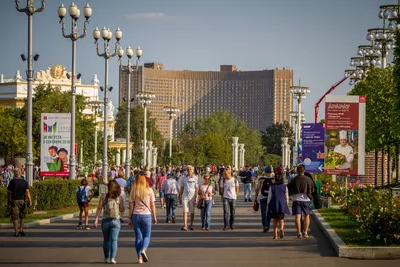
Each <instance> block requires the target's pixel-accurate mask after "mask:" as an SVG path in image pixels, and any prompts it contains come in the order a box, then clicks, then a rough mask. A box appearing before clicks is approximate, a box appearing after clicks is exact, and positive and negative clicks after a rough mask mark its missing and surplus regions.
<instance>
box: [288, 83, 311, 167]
mask: <svg viewBox="0 0 400 267" xmlns="http://www.w3.org/2000/svg"><path fill="white" fill-rule="evenodd" d="M290 92H291V93H292V94H293V96H294V98H296V99H297V120H296V122H297V125H296V134H295V144H294V148H293V165H296V161H297V156H298V144H299V140H300V133H301V123H302V120H301V101H302V99H304V98H306V94H308V93H310V88H309V87H307V86H300V82H299V85H294V86H291V87H290Z"/></svg>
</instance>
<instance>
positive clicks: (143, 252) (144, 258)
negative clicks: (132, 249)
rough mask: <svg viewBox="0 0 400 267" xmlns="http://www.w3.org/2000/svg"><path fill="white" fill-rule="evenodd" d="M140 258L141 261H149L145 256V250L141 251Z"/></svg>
mask: <svg viewBox="0 0 400 267" xmlns="http://www.w3.org/2000/svg"><path fill="white" fill-rule="evenodd" d="M141 255H142V258H143V261H144V262H148V261H149V258H148V257H147V254H146V251H145V250H143V251H142V254H141Z"/></svg>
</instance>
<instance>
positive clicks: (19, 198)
mask: <svg viewBox="0 0 400 267" xmlns="http://www.w3.org/2000/svg"><path fill="white" fill-rule="evenodd" d="M7 190H8V192H7V198H8V203H9V205H10V207H11V221H12V222H13V226H14V236H15V237H17V236H25V232H24V220H25V217H26V206H29V208H31V207H32V199H31V194H30V192H29V185H28V182H27V181H25V180H23V179H22V178H21V170H20V169H19V168H16V169H14V179H12V180H11V181H10V183H9V184H8V188H7ZM26 198H28V202H27V201H26ZM18 218H19V219H20V227H19V231H18Z"/></svg>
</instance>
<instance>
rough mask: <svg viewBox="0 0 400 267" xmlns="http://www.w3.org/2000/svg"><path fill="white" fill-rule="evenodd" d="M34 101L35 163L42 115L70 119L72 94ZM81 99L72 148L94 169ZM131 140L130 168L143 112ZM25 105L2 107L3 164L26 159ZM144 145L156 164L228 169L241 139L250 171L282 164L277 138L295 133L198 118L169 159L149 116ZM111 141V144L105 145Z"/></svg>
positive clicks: (221, 116) (42, 89) (91, 127)
mask: <svg viewBox="0 0 400 267" xmlns="http://www.w3.org/2000/svg"><path fill="white" fill-rule="evenodd" d="M32 101H33V153H34V157H35V161H36V163H38V161H39V158H40V157H39V155H40V152H41V151H40V134H41V114H42V113H69V112H70V107H71V93H70V92H63V91H61V89H60V88H59V87H53V86H52V85H51V84H42V85H39V86H38V87H36V88H35V94H34V97H33V99H32ZM84 109H85V99H84V97H83V96H82V95H77V96H76V126H75V129H76V142H77V143H78V144H79V145H83V148H84V149H83V162H84V163H85V164H89V165H92V164H94V162H93V158H94V153H95V152H94V133H95V118H94V117H88V116H84V115H83V110H84ZM130 114H131V118H130V119H131V124H130V127H131V129H130V139H131V142H133V144H134V153H133V155H132V164H133V165H134V166H139V165H140V162H141V159H142V157H143V153H142V150H141V140H143V125H144V110H143V108H142V107H140V106H138V107H133V108H132V109H131V112H130ZM126 116H127V112H126V105H121V106H120V107H119V108H118V112H117V115H116V125H115V137H116V138H125V137H126V121H127V117H126ZM26 117H27V110H26V103H25V106H24V107H23V108H22V109H14V108H6V107H0V157H1V158H4V159H5V160H6V163H7V164H8V163H12V160H13V158H15V157H25V150H26V121H27V119H26ZM147 128H148V131H147V133H148V136H147V140H152V141H153V145H154V146H155V147H157V148H158V149H159V151H160V153H159V157H158V162H159V164H168V163H169V162H170V161H172V163H173V164H194V165H206V164H221V163H224V164H231V161H232V147H231V143H232V137H233V136H237V137H239V143H243V144H245V150H246V152H245V161H246V163H248V164H250V165H265V164H272V165H278V164H280V161H281V157H280V155H281V145H280V144H281V137H284V136H285V137H290V141H289V142H290V143H291V144H293V139H292V137H293V131H292V129H291V127H290V125H289V123H287V122H284V123H282V124H281V123H277V124H273V125H270V126H269V127H267V128H266V130H265V132H263V133H262V132H259V131H252V130H251V129H249V128H248V126H247V124H246V123H245V122H243V121H240V120H239V119H238V118H237V117H236V116H234V115H233V114H231V113H229V112H228V111H220V112H215V113H212V114H210V116H209V117H206V118H200V117H199V118H196V119H195V120H194V121H192V122H189V123H188V124H187V125H186V127H185V128H184V130H183V131H182V132H181V133H179V134H178V137H177V138H176V139H174V140H173V158H172V159H170V158H169V155H168V154H169V149H168V145H169V143H168V142H166V140H165V139H164V138H163V137H162V135H161V133H160V132H159V131H158V129H157V127H156V121H155V119H153V118H152V117H151V113H150V112H149V114H148V121H147ZM97 136H98V145H97V159H98V160H100V159H101V158H102V152H103V149H102V148H103V141H104V140H103V134H102V131H99V132H98V135H97ZM108 141H109V140H108ZM115 154H116V151H115V150H113V149H109V150H108V158H109V161H110V165H113V164H115V162H114V161H113V158H114V157H113V156H114V155H115Z"/></svg>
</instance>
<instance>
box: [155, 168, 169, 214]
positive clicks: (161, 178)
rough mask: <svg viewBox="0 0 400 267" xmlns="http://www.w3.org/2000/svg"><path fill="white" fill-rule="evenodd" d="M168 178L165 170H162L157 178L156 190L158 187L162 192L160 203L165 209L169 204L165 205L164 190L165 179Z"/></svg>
mask: <svg viewBox="0 0 400 267" xmlns="http://www.w3.org/2000/svg"><path fill="white" fill-rule="evenodd" d="M166 180H167V175H166V174H165V171H164V170H162V171H161V172H160V174H159V175H157V178H156V190H157V189H158V191H159V193H160V204H161V208H163V209H165V208H166V207H167V206H166V205H165V198H164V192H163V190H162V188H163V185H164V183H165V181H166Z"/></svg>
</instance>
